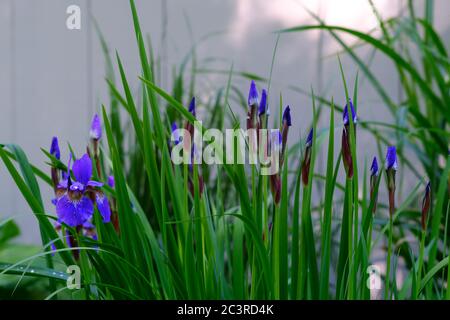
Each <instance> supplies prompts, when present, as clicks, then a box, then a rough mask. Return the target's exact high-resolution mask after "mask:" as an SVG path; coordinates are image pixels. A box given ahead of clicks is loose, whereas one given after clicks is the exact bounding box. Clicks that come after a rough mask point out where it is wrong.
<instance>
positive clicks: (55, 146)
mask: <svg viewBox="0 0 450 320" xmlns="http://www.w3.org/2000/svg"><path fill="white" fill-rule="evenodd" d="M50 154H51V155H52V156H54V157H55V158H56V159H58V160H59V159H60V158H61V152H60V151H59V144H58V137H53V139H52V145H51V146H50Z"/></svg>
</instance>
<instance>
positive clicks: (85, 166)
mask: <svg viewBox="0 0 450 320" xmlns="http://www.w3.org/2000/svg"><path fill="white" fill-rule="evenodd" d="M72 171H73V175H74V176H75V179H76V180H77V181H78V182H80V183H82V184H84V185H86V184H87V183H88V182H89V179H90V178H91V176H92V162H91V158H89V155H88V154H84V155H83V156H82V157H81V158H80V159H78V160H76V161H75V162H74V163H73V167H72Z"/></svg>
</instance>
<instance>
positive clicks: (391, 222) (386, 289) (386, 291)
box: [384, 215, 394, 300]
mask: <svg viewBox="0 0 450 320" xmlns="http://www.w3.org/2000/svg"><path fill="white" fill-rule="evenodd" d="M393 228H394V220H393V218H392V215H389V243H388V252H387V261H386V279H385V286H384V299H385V300H390V296H388V295H389V285H390V271H391V251H392V232H393Z"/></svg>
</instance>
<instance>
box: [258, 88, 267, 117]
mask: <svg viewBox="0 0 450 320" xmlns="http://www.w3.org/2000/svg"><path fill="white" fill-rule="evenodd" d="M266 109H267V92H266V90H265V89H263V90H262V92H261V101H260V102H259V115H260V116H261V115H263V114H265V113H266Z"/></svg>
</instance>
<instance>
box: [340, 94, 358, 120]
mask: <svg viewBox="0 0 450 320" xmlns="http://www.w3.org/2000/svg"><path fill="white" fill-rule="evenodd" d="M348 104H350V109H351V111H352V118H353V123H354V124H356V121H357V117H356V111H355V108H354V107H353V103H352V100H351V99H349V100H348ZM342 118H343V121H344V125H345V126H346V125H348V124H349V122H348V105H347V104H346V105H345V107H344V113H343V114H342Z"/></svg>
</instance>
